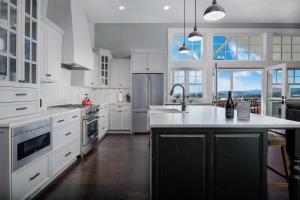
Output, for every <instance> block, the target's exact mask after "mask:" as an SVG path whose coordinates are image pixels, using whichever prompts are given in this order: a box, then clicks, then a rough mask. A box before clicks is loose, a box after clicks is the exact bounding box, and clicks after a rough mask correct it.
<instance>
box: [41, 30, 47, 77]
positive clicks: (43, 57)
mask: <svg viewBox="0 0 300 200" xmlns="http://www.w3.org/2000/svg"><path fill="white" fill-rule="evenodd" d="M47 32H48V31H47V27H46V26H45V25H44V24H41V26H40V33H39V63H40V79H41V81H48V77H47V74H48V63H47V44H48V42H47Z"/></svg>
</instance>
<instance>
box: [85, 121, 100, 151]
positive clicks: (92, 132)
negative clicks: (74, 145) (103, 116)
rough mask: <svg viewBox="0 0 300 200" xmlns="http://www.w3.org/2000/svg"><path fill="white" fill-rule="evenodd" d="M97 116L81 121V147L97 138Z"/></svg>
mask: <svg viewBox="0 0 300 200" xmlns="http://www.w3.org/2000/svg"><path fill="white" fill-rule="evenodd" d="M98 118H99V117H98V116H97V117H91V118H89V119H86V120H84V121H83V123H84V126H83V145H84V146H85V145H87V144H89V143H90V142H92V141H93V140H95V139H96V138H97V136H98Z"/></svg>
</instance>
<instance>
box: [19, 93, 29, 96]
mask: <svg viewBox="0 0 300 200" xmlns="http://www.w3.org/2000/svg"><path fill="white" fill-rule="evenodd" d="M16 96H27V94H26V93H17V94H16Z"/></svg>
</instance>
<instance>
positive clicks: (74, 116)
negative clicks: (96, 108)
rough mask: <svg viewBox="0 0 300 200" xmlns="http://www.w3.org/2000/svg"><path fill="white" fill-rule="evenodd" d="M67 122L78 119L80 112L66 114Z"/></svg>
mask: <svg viewBox="0 0 300 200" xmlns="http://www.w3.org/2000/svg"><path fill="white" fill-rule="evenodd" d="M66 119H67V122H72V121H76V120H79V119H80V111H77V112H73V113H69V114H67V117H66Z"/></svg>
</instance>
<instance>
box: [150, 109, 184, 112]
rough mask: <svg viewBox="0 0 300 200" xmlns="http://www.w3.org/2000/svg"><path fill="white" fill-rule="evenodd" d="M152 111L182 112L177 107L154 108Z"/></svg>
mask: <svg viewBox="0 0 300 200" xmlns="http://www.w3.org/2000/svg"><path fill="white" fill-rule="evenodd" d="M151 112H152V113H182V112H181V111H180V110H178V109H176V108H152V109H151Z"/></svg>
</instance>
